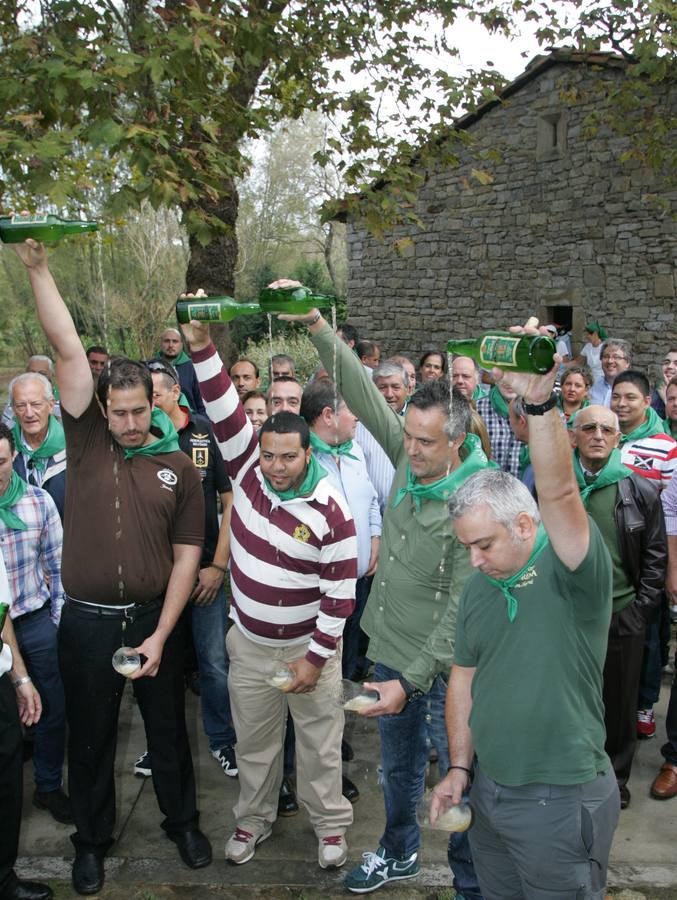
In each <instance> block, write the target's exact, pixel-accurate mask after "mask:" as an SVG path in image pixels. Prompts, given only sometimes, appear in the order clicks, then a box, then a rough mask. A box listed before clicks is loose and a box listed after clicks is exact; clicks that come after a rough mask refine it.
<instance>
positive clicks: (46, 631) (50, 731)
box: [12, 605, 66, 792]
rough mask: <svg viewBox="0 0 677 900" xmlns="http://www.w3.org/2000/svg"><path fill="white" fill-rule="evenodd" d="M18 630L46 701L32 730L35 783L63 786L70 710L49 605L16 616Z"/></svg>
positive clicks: (45, 786) (28, 665)
mask: <svg viewBox="0 0 677 900" xmlns="http://www.w3.org/2000/svg"><path fill="white" fill-rule="evenodd" d="M12 624H13V625H14V632H15V634H16V639H17V643H18V645H19V650H21V655H22V657H23V660H24V663H25V664H26V668H27V670H28V674H29V675H30V676H31V678H32V679H33V683H34V684H35V687H36V690H37V692H38V693H39V694H40V699H41V701H42V715H41V716H40V721H39V722H38V724H37V725H35V726H34V727H33V729H32V732H33V735H34V743H33V770H34V772H35V786H36V788H37V789H38V790H39V791H41V792H49V791H56V790H58V789H59V788H60V787H61V782H62V776H63V760H64V754H65V751H66V713H65V709H64V697H63V684H62V683H61V675H60V673H59V657H58V653H57V628H56V625H55V624H54V622H52V620H51V618H50V615H49V606H48V605H47V606H43V608H42V609H41V610H40V611H39V612H35V613H29V614H28V615H26V616H19V617H18V618H16V619H14V621H13V623H12Z"/></svg>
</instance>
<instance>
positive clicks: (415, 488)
mask: <svg viewBox="0 0 677 900" xmlns="http://www.w3.org/2000/svg"><path fill="white" fill-rule="evenodd" d="M463 451H465V456H464V458H463V461H462V462H461V464H460V465H459V466H458V468H456V469H453V471H451V472H449V473H448V474H447V475H445V476H444V477H443V478H440V479H439V481H433V482H431V484H419V483H418V481H417V480H416V476H415V475H414V474H413V472H412V471H411V467H410V466H409V464H408V463H407V483H406V484H405V486H404V487H401V488H400V489H399V491H398V492H397V493H396V494H395V496H394V497H393V501H392V508H393V509H395V507H397V506H399V505H400V503H401V502H402V501H403V500H404V498H405V497H406V495H407V494H411V495H412V498H413V501H414V503H415V504H416V509H420V508H421V501H422V500H442V501H443V502H446V501H447V500H448V499H449V497H451V495H452V494H453V493H454V491H455V490H457V488H459V487H460V486H461V485H462V484H463V482H464V481H465V480H466V479H467V478H470V476H471V475H474V474H475V472H479V470H480V469H486V468H492V469H493V468H495V465H496V464H495V463H492V462H489V460H488V459H487V458H486V456H485V454H484V450H482V445H481V443H480V439H479V438H478V437H477V435H476V434H467V435H466V436H465V440H464V441H463V443H462V444H461V448H460V452H459V455H461V454H462V453H463Z"/></svg>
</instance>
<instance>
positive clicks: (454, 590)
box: [312, 325, 472, 691]
mask: <svg viewBox="0 0 677 900" xmlns="http://www.w3.org/2000/svg"><path fill="white" fill-rule="evenodd" d="M312 340H313V343H314V344H315V346H316V348H317V351H318V353H319V355H320V359H321V360H322V363H323V365H324V366H325V368H326V369H327V372H328V373H329V375H330V376H333V377H334V379H335V381H336V383H337V385H338V390H339V392H340V393H341V395H342V396H343V398H344V400H345V401H346V403H347V404H348V406H349V407H350V409H351V410H352V412H353V413H354V414H355V415H356V416H357V417H358V418H359V419H360V421H361V422H362V423H363V424H364V425H365V427H366V428H367V429H368V430H369V431H370V432H371V433H372V434H373V436H374V437H375V438H376V440H377V441H378V442H379V444H381V446H382V447H383V449H384V450H385V452H386V453H387V455H388V456H389V458H390V460H391V462H392V463H393V465H394V466H395V470H396V471H395V478H394V480H393V486H392V489H391V494H390V496H391V498H392V496H393V492H396V491H398V490H399V489H400V488H401V487H403V486H404V485H405V484H406V471H407V455H406V453H405V452H404V444H403V431H404V421H403V419H402V417H401V416H398V415H397V414H396V413H395V412H393V410H391V409H390V407H389V406H388V404H387V403H386V402H385V400H384V399H383V397H382V396H381V394H380V393H379V391H378V389H377V387H376V386H375V385H374V383H373V381H372V380H371V379H370V378H369V376H368V375H367V373H366V372H365V371H364V367H363V366H362V363H361V362H360V361H359V359H358V358H357V356H355V354H354V353H353V352H352V351H351V350H350V349H349V348H348V346H347V345H346V344H344V343H343V341H341V340H339V339H338V338H337V337H336V336H335V335H334V333H333V331H332V329H331V328H330V326H329V325H327V326H325V327H324V328H323V329H322V330H321V331H320V332H319V333H318V334H316V335H314V336H313V338H312ZM471 571H472V569H471V566H470V559H469V555H468V552H467V550H466V549H465V548H464V547H462V546H461V544H460V543H459V542H458V541H457V540H456V537H455V535H454V532H453V528H452V524H451V519H450V517H449V511H448V509H447V504H446V503H444V502H442V501H439V500H424V501H423V502H422V503H421V509H420V510H417V509H416V506H415V504H414V503H413V502H412V497H411V494H407V495H406V496H405V497H404V499H403V500H402V502H401V503H400V504H399V505H398V506H397V507H396V508H395V509H393V508H392V506H391V505H390V501H389V502H388V506H387V507H386V510H385V512H384V516H383V530H382V533H381V552H380V557H379V564H378V569H377V570H376V575H375V576H374V582H373V585H372V588H371V592H370V594H369V599H368V601H367V605H366V608H365V611H364V613H363V615H362V621H361V626H362V628H363V630H364V631H365V632H366V634H367V635H368V636H369V651H368V655H369V658H370V659H372V660H374V661H375V662H379V663H382V664H384V665H386V666H389V667H390V668H392V669H395V670H396V671H398V672H401V673H402V674H403V675H404V677H405V678H406V679H407V680H408V681H410V682H411V683H412V684H413V685H415V686H416V687H417V688H419V689H420V690H423V691H427V690H429V689H430V686H431V685H432V682H433V680H434V678H435V676H436V675H437V674H439V673H440V672H449V669H450V667H451V664H452V663H453V659H454V639H455V631H456V615H457V611H458V601H459V597H460V594H461V590H462V588H463V585H464V583H465V581H466V580H467V578H468V577H469V576H470V574H471Z"/></svg>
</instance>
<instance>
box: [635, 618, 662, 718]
mask: <svg viewBox="0 0 677 900" xmlns="http://www.w3.org/2000/svg"><path fill="white" fill-rule="evenodd" d="M662 669H663V662H662V659H661V628H660V621H659V619H658V617H656V620H655V621H653V622H647V624H646V636H645V639H644V656H643V658H642V672H641V675H640V678H639V696H638V698H637V709H651V707H652V706H653V705H654V703H658V697H659V695H660V692H661V682H662V678H663V671H662Z"/></svg>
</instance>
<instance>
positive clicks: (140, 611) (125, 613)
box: [66, 594, 164, 622]
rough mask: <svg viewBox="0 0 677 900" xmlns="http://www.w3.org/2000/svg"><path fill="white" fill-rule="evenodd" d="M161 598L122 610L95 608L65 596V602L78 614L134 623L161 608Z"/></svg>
mask: <svg viewBox="0 0 677 900" xmlns="http://www.w3.org/2000/svg"><path fill="white" fill-rule="evenodd" d="M163 599H164V598H163V597H156V598H155V600H149V601H148V603H135V604H134V605H133V606H127V607H125V608H124V609H120V608H116V607H115V606H95V605H93V604H92V603H84V602H83V601H82V600H76V599H75V598H74V597H69V596H68V595H67V594H66V600H67V602H68V604H69V605H70V606H72V607H73V609H75V610H77V611H78V612H79V613H85V615H88V616H97V617H98V618H104V619H129V620H130V621H132V622H133V621H134V619H138V618H139V616H144V615H146V614H147V613H150V612H153V611H154V610H156V609H159V608H160V607H161V606H162V602H163Z"/></svg>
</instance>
